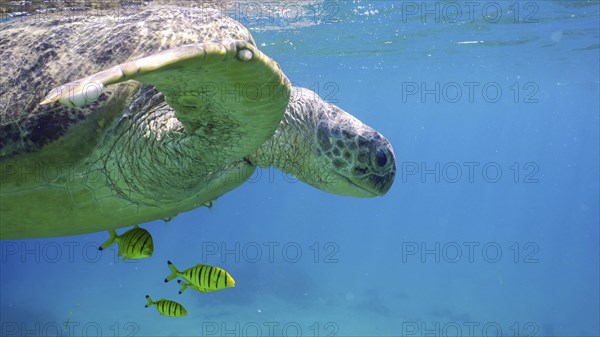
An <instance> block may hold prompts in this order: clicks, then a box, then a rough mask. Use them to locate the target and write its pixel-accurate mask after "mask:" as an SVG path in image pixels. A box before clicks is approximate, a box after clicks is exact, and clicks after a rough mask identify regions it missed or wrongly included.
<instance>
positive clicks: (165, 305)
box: [146, 295, 187, 317]
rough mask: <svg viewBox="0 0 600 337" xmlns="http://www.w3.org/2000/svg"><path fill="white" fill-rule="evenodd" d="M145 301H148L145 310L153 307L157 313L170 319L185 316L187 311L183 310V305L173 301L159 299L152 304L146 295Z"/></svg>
mask: <svg viewBox="0 0 600 337" xmlns="http://www.w3.org/2000/svg"><path fill="white" fill-rule="evenodd" d="M146 300H147V301H148V303H146V308H147V307H149V306H151V305H155V306H156V309H158V312H159V313H160V314H161V315H164V316H170V317H181V316H186V315H187V310H185V308H184V307H183V305H181V304H179V303H177V302H175V301H171V300H166V299H164V298H161V299H160V300H158V301H156V302H154V301H152V298H150V296H148V295H146Z"/></svg>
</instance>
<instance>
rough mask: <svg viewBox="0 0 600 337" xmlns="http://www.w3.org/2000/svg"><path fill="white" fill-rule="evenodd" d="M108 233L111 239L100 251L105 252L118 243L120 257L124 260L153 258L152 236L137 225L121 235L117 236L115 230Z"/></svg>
mask: <svg viewBox="0 0 600 337" xmlns="http://www.w3.org/2000/svg"><path fill="white" fill-rule="evenodd" d="M108 232H109V234H110V238H108V240H107V241H106V242H105V243H104V244H102V246H100V248H98V249H99V250H104V249H106V248H108V247H110V245H112V244H113V243H114V242H115V241H117V242H118V243H119V255H118V256H123V259H124V260H127V259H143V258H146V257H150V256H152V253H153V252H154V244H153V242H152V236H151V235H150V233H149V232H148V231H147V230H145V229H143V228H140V227H138V226H137V225H136V226H135V227H133V228H132V229H130V230H128V231H127V232H125V233H123V234H121V235H117V232H116V231H115V230H114V229H110V230H109V231H108Z"/></svg>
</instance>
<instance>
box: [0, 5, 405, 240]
mask: <svg viewBox="0 0 600 337" xmlns="http://www.w3.org/2000/svg"><path fill="white" fill-rule="evenodd" d="M1 25H2V26H1V27H0V81H2V82H1V85H0V107H1V111H0V112H1V116H0V117H1V123H0V180H1V186H2V190H1V193H0V205H1V206H0V207H1V213H0V223H1V225H0V238H1V239H18V238H32V237H50V236H64V235H75V234H81V233H90V232H95V231H101V230H107V229H111V228H119V227H125V226H131V225H136V224H139V223H143V222H147V221H151V220H156V219H165V218H171V217H173V216H175V215H177V214H178V213H181V212H184V211H188V210H191V209H194V208H197V207H199V206H202V205H206V204H207V203H210V202H211V201H213V200H215V199H216V198H218V197H219V196H221V195H223V194H224V193H226V192H228V191H230V190H232V189H234V188H236V187H237V186H239V185H241V184H242V183H243V182H244V181H246V180H247V179H248V178H250V177H251V176H252V175H253V172H254V171H255V169H256V167H262V168H264V167H269V166H272V165H274V166H275V167H277V168H279V169H281V170H282V171H284V172H286V173H291V174H293V175H294V176H296V177H297V178H298V179H299V180H301V181H303V182H305V183H308V184H310V185H312V186H314V187H316V188H318V189H321V190H323V191H326V192H330V193H335V194H340V195H349V196H356V197H373V196H380V195H384V194H385V193H386V192H387V191H388V190H389V188H390V186H391V185H392V182H393V180H394V176H395V171H396V164H395V159H394V153H393V150H392V146H391V145H390V143H389V142H388V140H386V138H384V137H383V136H382V135H381V134H379V133H378V132H377V131H375V130H374V129H372V128H370V127H369V126H367V125H365V124H364V123H362V122H361V121H359V120H358V119H356V118H355V117H353V116H351V115H350V114H348V113H347V112H345V111H343V110H342V109H340V108H338V107H337V106H335V105H333V104H330V103H328V102H325V101H324V100H322V99H321V98H319V97H318V95H317V94H315V93H314V92H312V91H310V90H308V89H305V88H298V87H293V86H292V85H291V84H290V81H289V80H288V79H287V78H286V76H285V75H284V74H283V73H282V71H281V70H280V68H279V66H278V64H277V63H276V62H275V61H273V60H272V59H270V58H269V57H267V56H266V55H265V54H263V53H262V52H261V51H260V50H258V48H257V46H256V44H255V42H254V39H253V38H252V36H251V34H250V32H249V31H248V30H247V29H246V28H245V27H244V26H243V25H242V24H240V23H239V22H237V21H235V20H233V19H231V18H229V17H227V16H226V15H223V13H221V12H220V11H218V10H214V9H208V8H196V9H194V8H181V7H174V6H156V5H152V6H141V7H140V8H138V10H137V11H135V12H134V13H132V14H130V15H121V16H118V17H116V16H106V15H105V16H85V17H80V18H76V17H69V18H56V17H48V18H41V17H36V18H33V19H31V20H25V21H23V22H8V23H2V24H1ZM59 102H60V103H62V104H59ZM40 103H42V104H40Z"/></svg>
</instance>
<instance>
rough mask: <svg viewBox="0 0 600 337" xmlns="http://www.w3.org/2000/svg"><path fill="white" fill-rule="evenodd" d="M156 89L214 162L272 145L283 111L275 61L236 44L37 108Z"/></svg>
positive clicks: (77, 85)
mask: <svg viewBox="0 0 600 337" xmlns="http://www.w3.org/2000/svg"><path fill="white" fill-rule="evenodd" d="M126 80H136V81H139V82H142V83H147V84H152V85H154V86H155V87H156V88H157V89H158V90H159V91H160V92H161V93H163V94H164V95H165V99H166V101H167V103H168V104H169V106H170V107H171V108H173V109H174V110H175V115H176V117H177V119H178V120H179V121H180V122H181V123H182V125H183V127H184V128H185V130H186V132H188V133H190V134H196V135H198V136H199V137H200V138H201V139H203V140H204V141H206V142H209V143H210V146H209V148H205V147H204V146H199V147H198V148H200V149H206V150H207V153H210V154H211V155H212V156H214V155H215V154H218V156H219V157H220V158H218V162H220V163H225V162H228V161H230V160H236V159H237V160H240V159H241V158H243V157H244V156H246V155H248V154H249V153H251V152H252V151H254V150H255V149H257V148H258V147H259V146H260V145H261V144H263V143H264V142H265V141H266V140H267V139H269V138H270V137H271V136H272V135H273V132H275V129H276V128H277V127H278V125H279V122H280V121H281V119H282V117H283V113H284V112H285V109H286V108H287V105H288V100H289V96H290V92H291V85H290V82H289V80H288V79H287V78H286V77H285V75H284V74H283V73H282V72H281V70H280V69H279V66H278V65H277V63H276V62H275V61H273V60H272V59H270V58H269V57H267V56H266V55H264V54H263V53H262V52H260V51H259V50H258V49H257V48H256V47H255V46H253V45H252V44H250V43H248V42H246V41H241V40H224V41H220V42H207V43H197V44H191V45H185V46H180V47H176V48H172V49H168V50H165V51H162V52H160V53H157V54H154V55H151V56H148V57H144V58H141V59H138V60H134V61H130V62H127V63H123V64H121V65H118V66H115V67H112V68H110V69H107V70H104V71H101V72H98V73H96V74H93V75H91V76H88V77H86V78H83V79H80V80H78V81H74V82H71V83H68V84H65V85H62V86H60V87H58V88H55V89H53V90H52V91H51V92H50V93H49V94H48V96H47V97H46V99H45V100H44V101H42V102H41V104H48V103H52V102H57V101H58V102H60V103H62V104H64V105H68V106H75V107H78V106H84V105H86V104H90V103H91V102H93V101H94V100H95V99H97V98H98V97H99V96H100V94H101V92H102V89H103V88H104V87H105V86H108V85H111V84H115V83H119V82H123V81H126Z"/></svg>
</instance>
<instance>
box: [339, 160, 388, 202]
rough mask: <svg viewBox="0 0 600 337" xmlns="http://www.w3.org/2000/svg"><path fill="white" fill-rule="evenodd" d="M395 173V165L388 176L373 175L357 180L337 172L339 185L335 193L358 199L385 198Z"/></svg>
mask: <svg viewBox="0 0 600 337" xmlns="http://www.w3.org/2000/svg"><path fill="white" fill-rule="evenodd" d="M395 173H396V169H395V165H394V168H393V169H392V170H390V171H389V172H388V173H387V174H384V175H381V176H380V175H374V174H372V175H368V176H365V177H360V178H357V177H347V176H344V175H343V174H340V173H337V172H336V176H337V178H338V179H337V180H338V184H336V188H335V190H336V191H335V192H333V193H335V194H341V195H349V196H353V197H358V198H373V197H381V196H384V195H385V194H386V193H387V192H388V191H389V190H390V188H391V187H392V184H393V182H394V177H395ZM339 182H341V183H339ZM345 192H346V193H345Z"/></svg>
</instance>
